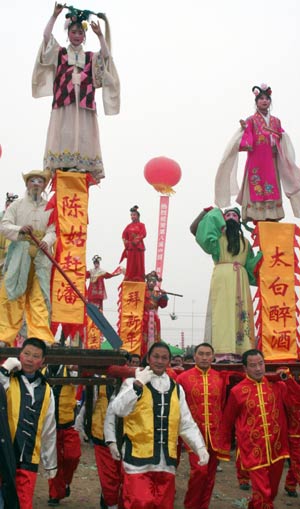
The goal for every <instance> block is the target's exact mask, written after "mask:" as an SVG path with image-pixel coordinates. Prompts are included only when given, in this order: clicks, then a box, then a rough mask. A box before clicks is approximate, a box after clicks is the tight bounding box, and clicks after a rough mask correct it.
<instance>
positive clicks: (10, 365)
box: [2, 357, 22, 373]
mask: <svg viewBox="0 0 300 509" xmlns="http://www.w3.org/2000/svg"><path fill="white" fill-rule="evenodd" d="M2 367H3V368H5V369H7V371H8V372H9V373H11V372H12V371H20V369H22V364H21V362H20V361H19V359H17V358H16V357H8V359H6V361H5V362H3V364H2Z"/></svg>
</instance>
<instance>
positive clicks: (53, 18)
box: [44, 2, 66, 46]
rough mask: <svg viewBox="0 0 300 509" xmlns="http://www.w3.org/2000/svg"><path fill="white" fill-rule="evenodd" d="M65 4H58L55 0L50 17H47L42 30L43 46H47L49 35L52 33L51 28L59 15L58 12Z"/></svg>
mask: <svg viewBox="0 0 300 509" xmlns="http://www.w3.org/2000/svg"><path fill="white" fill-rule="evenodd" d="M65 6H66V4H64V5H62V4H58V3H57V2H55V5H54V10H53V14H52V16H51V18H50V19H49V21H48V23H47V25H46V28H45V30H44V43H45V46H47V44H48V42H49V41H50V36H51V34H52V30H53V27H54V23H55V21H56V18H57V16H59V14H60V13H61V12H62V10H63V9H64V7H65Z"/></svg>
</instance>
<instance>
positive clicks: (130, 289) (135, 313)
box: [118, 281, 146, 355]
mask: <svg viewBox="0 0 300 509" xmlns="http://www.w3.org/2000/svg"><path fill="white" fill-rule="evenodd" d="M145 291H146V283H142V282H139V281H123V283H122V284H121V285H120V296H119V316H120V320H119V324H118V329H119V331H118V332H119V336H120V338H121V339H122V341H123V348H124V349H125V350H127V352H129V353H138V354H139V355H140V354H141V349H142V333H143V317H144V304H145Z"/></svg>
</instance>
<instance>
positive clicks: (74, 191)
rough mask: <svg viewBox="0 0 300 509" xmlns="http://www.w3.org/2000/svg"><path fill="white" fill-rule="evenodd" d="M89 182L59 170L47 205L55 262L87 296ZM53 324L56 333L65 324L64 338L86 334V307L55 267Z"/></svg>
mask: <svg viewBox="0 0 300 509" xmlns="http://www.w3.org/2000/svg"><path fill="white" fill-rule="evenodd" d="M88 181H89V176H88V175H87V174H84V173H76V172H62V171H59V170H58V171H56V173H55V178H54V182H53V190H54V191H55V194H54V196H53V197H52V199H51V200H50V202H49V204H48V208H53V212H52V214H51V216H50V222H51V220H52V221H54V222H55V224H56V233H57V243H56V252H55V259H56V261H57V262H58V263H59V264H60V266H61V267H62V269H63V270H64V271H65V272H66V274H67V275H68V276H69V277H70V279H71V280H72V281H73V282H74V284H75V285H76V287H77V288H78V289H79V290H80V292H81V293H82V294H83V295H85V292H86V287H85V277H86V262H85V260H86V236H87V210H88ZM51 296H52V299H51V301H52V325H53V329H54V331H55V330H56V329H57V327H58V325H59V324H61V325H62V330H63V332H64V335H65V337H66V336H68V335H71V336H72V337H73V336H74V334H75V333H76V332H79V334H80V335H81V336H83V334H84V326H85V324H86V314H85V306H84V303H83V302H82V300H81V299H80V298H79V297H78V295H77V294H76V293H75V292H74V290H73V289H72V288H71V287H70V285H69V284H68V283H67V282H66V281H65V279H64V278H63V276H62V275H61V274H60V273H59V271H58V270H56V269H55V268H54V269H53V271H52V280H51Z"/></svg>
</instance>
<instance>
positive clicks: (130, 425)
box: [123, 380, 180, 466]
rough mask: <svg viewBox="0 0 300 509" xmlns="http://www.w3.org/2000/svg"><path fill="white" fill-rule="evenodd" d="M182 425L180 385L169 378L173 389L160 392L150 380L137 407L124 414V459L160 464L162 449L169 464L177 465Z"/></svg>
mask: <svg viewBox="0 0 300 509" xmlns="http://www.w3.org/2000/svg"><path fill="white" fill-rule="evenodd" d="M179 425H180V400H179V387H178V385H177V384H176V383H175V382H174V381H173V380H170V389H169V390H168V392H165V393H164V394H161V393H160V392H158V391H157V390H156V389H154V387H152V385H151V384H150V383H149V384H147V385H144V387H143V392H142V395H141V397H140V399H139V400H138V401H137V403H136V406H135V408H134V410H133V412H131V413H130V414H129V415H128V416H126V417H124V437H123V441H124V443H125V454H124V458H123V459H124V461H126V463H130V464H131V465H136V466H142V465H147V464H149V463H150V464H153V465H157V464H158V463H159V462H160V459H161V458H160V455H161V448H162V449H163V452H164V456H165V459H166V464H167V465H174V466H176V463H177V440H178V434H179Z"/></svg>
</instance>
